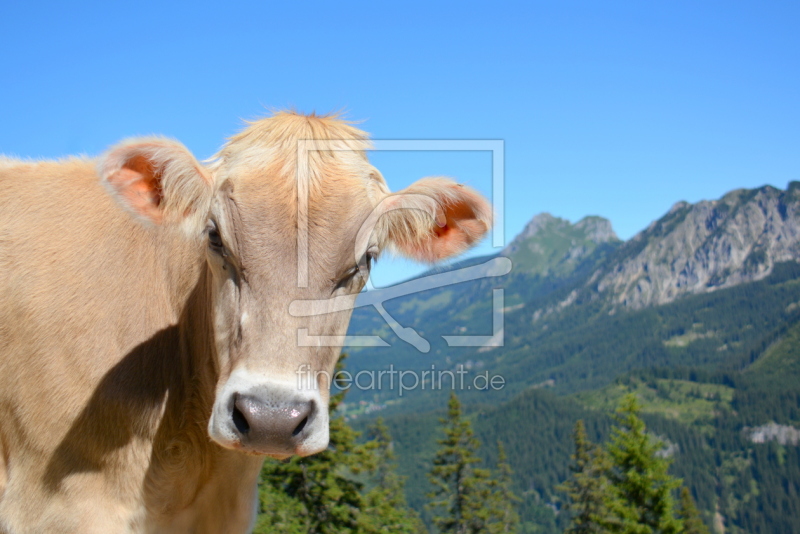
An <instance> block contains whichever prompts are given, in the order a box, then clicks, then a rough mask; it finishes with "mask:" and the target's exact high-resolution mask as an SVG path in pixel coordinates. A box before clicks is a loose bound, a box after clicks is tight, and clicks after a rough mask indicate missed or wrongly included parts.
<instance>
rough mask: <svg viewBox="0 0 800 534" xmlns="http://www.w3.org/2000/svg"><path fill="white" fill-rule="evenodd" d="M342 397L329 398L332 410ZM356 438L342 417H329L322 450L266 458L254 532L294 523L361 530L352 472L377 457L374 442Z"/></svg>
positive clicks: (338, 532)
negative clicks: (327, 435)
mask: <svg viewBox="0 0 800 534" xmlns="http://www.w3.org/2000/svg"><path fill="white" fill-rule="evenodd" d="M343 397H344V392H342V393H339V394H338V395H334V396H333V397H332V398H331V402H330V411H331V413H332V414H333V413H334V412H335V410H336V408H337V406H338V405H339V404H340V403H341V401H342V399H343ZM357 438H358V433H357V432H356V431H354V430H353V429H352V428H351V427H350V426H349V425H347V423H345V421H344V418H343V417H332V418H331V420H330V444H329V446H328V448H327V449H326V450H325V451H322V452H321V453H319V454H315V455H313V456H308V457H306V458H298V457H296V456H295V457H292V458H291V459H289V460H286V461H282V462H281V461H277V460H271V459H267V461H266V462H265V463H264V468H263V469H262V471H261V481H262V486H261V490H260V491H261V513H260V515H259V517H258V519H257V522H256V526H257V528H256V530H255V533H256V534H271V533H273V532H292V529H298V528H299V529H300V530H299V532H303V533H304V534H305V533H308V534H343V533H355V532H359V513H360V510H361V509H362V508H363V506H364V500H363V497H362V495H361V491H362V488H363V484H362V483H361V482H359V481H357V480H356V478H355V477H354V476H353V475H356V474H359V473H362V472H364V471H369V470H370V469H372V468H373V467H374V465H375V460H374V458H373V456H372V454H371V449H372V448H373V447H374V445H369V444H359V443H357ZM276 494H277V496H276ZM298 517H299V518H302V519H297V518H298ZM285 529H286V530H285Z"/></svg>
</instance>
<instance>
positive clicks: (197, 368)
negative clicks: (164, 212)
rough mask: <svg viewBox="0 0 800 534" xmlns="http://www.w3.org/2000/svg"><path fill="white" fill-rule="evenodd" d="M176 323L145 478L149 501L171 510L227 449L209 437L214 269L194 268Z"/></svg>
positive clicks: (193, 492) (154, 507) (190, 496)
mask: <svg viewBox="0 0 800 534" xmlns="http://www.w3.org/2000/svg"><path fill="white" fill-rule="evenodd" d="M194 278H195V279H196V282H195V283H194V286H193V288H192V289H191V291H190V292H189V294H188V296H187V297H184V305H183V309H182V312H181V314H180V319H179V321H178V324H177V325H176V326H177V335H178V347H179V354H178V355H176V356H177V358H176V360H177V361H178V362H180V365H179V366H175V368H174V373H171V374H172V379H171V380H170V382H171V385H170V388H169V394H168V396H167V401H166V406H165V407H164V414H163V417H162V419H161V422H160V425H159V428H158V430H157V432H156V436H155V440H154V443H153V453H152V461H151V465H150V468H149V470H148V473H147V480H146V485H145V487H146V489H147V491H146V494H147V497H146V501H147V507H148V508H149V509H150V510H151V511H153V512H155V513H156V514H158V515H170V514H173V513H175V512H176V511H178V510H181V509H184V508H186V507H187V506H189V505H190V504H191V503H192V502H193V501H194V500H195V498H196V496H197V493H198V492H199V491H200V490H201V489H202V487H203V486H204V484H205V483H206V482H207V481H208V480H209V479H210V477H211V474H212V471H213V469H214V466H215V464H216V463H217V460H218V459H217V457H218V456H219V454H220V453H221V452H222V451H223V450H222V449H221V447H219V446H218V445H216V444H214V443H213V442H211V441H210V440H209V438H208V430H207V426H208V420H209V418H210V415H211V408H212V405H213V401H214V394H215V388H216V382H217V376H218V373H217V370H216V368H215V364H214V361H215V360H214V350H215V348H214V342H213V326H212V325H213V322H212V317H211V310H212V306H211V301H210V298H211V273H210V272H209V268H208V266H207V264H206V263H205V262H203V263H202V265H201V266H199V269H198V271H197V274H194Z"/></svg>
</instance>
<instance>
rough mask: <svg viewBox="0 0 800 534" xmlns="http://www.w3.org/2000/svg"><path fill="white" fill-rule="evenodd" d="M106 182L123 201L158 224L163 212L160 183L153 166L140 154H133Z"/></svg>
mask: <svg viewBox="0 0 800 534" xmlns="http://www.w3.org/2000/svg"><path fill="white" fill-rule="evenodd" d="M108 183H109V184H110V185H111V186H112V187H113V188H114V190H116V191H117V193H118V194H119V195H120V196H122V198H123V199H124V200H125V203H126V204H127V205H128V206H129V207H130V208H131V209H132V210H133V211H134V212H135V213H137V214H138V215H141V216H142V217H145V218H146V219H149V220H150V221H152V222H154V223H156V224H160V223H161V222H162V219H163V213H162V211H161V209H160V208H159V207H160V205H161V198H162V192H161V184H160V183H159V181H158V178H157V177H156V176H155V173H154V172H153V166H152V165H151V164H150V162H148V161H147V160H146V159H145V158H144V157H142V156H135V157H133V158H131V159H130V160H128V161H127V162H126V163H125V165H124V166H123V167H122V168H121V169H120V170H118V171H117V172H115V173H113V174H112V175H111V176H109V177H108Z"/></svg>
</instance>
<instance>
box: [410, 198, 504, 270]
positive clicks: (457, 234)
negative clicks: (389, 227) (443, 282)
mask: <svg viewBox="0 0 800 534" xmlns="http://www.w3.org/2000/svg"><path fill="white" fill-rule="evenodd" d="M460 192H461V191H460ZM442 209H443V211H444V219H445V223H444V225H443V226H439V225H440V224H441V223H437V224H434V225H433V227H432V230H433V231H432V232H431V234H430V235H428V236H427V237H425V238H423V239H422V240H420V241H419V242H416V243H398V244H397V245H398V248H400V249H401V250H402V251H403V252H405V253H406V254H408V255H409V256H411V257H412V258H415V259H417V260H420V261H424V262H431V263H432V262H436V261H439V260H442V259H444V258H448V257H450V256H455V255H457V254H460V253H461V252H464V251H465V250H467V249H468V248H469V247H470V246H472V245H474V244H475V243H476V242H477V241H479V240H480V239H481V238H482V237H483V236H484V234H486V232H487V231H488V230H489V225H488V223H487V222H486V221H485V220H484V218H483V216H482V215H480V214H481V213H482V212H487V211H488V210H489V207H488V205H486V201H485V200H484V199H483V198H481V197H480V196H479V195H477V194H475V193H473V192H471V191H467V190H464V191H463V192H462V196H461V198H459V199H457V200H456V201H453V200H452V199H450V202H449V203H447V204H444V205H443V206H442Z"/></svg>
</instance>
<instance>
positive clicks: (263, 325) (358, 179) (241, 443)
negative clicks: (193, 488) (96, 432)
mask: <svg viewBox="0 0 800 534" xmlns="http://www.w3.org/2000/svg"><path fill="white" fill-rule="evenodd" d="M368 148H369V143H368V141H367V138H366V135H365V134H364V133H363V132H361V131H359V130H358V129H356V128H354V127H353V126H351V125H350V124H348V123H346V122H344V121H342V120H339V119H337V118H336V117H319V116H314V115H311V116H304V115H299V114H295V113H278V114H276V115H274V116H272V117H269V118H266V119H262V120H259V121H256V122H254V123H251V124H250V125H249V126H248V127H247V128H246V129H245V130H244V131H243V132H242V133H240V134H238V135H236V136H235V137H233V138H232V139H230V140H229V142H228V143H227V144H226V145H225V146H224V147H223V149H222V150H221V151H220V153H219V154H217V156H216V157H215V158H214V160H213V162H212V163H210V164H209V165H208V166H207V167H204V166H203V165H200V164H199V163H198V162H197V161H196V160H195V158H194V157H193V156H192V155H191V154H190V153H189V152H188V151H187V150H186V149H185V148H184V147H183V146H182V145H180V144H178V143H175V142H172V141H167V140H163V139H146V140H134V141H131V142H128V143H124V144H122V145H120V146H118V147H115V148H113V149H112V150H111V151H110V152H109V153H108V154H107V155H106V156H105V157H104V159H103V161H102V162H101V166H100V173H101V178H102V180H103V181H104V182H105V183H106V184H107V185H108V186H109V187H110V189H111V191H112V193H113V194H114V195H115V196H116V197H117V198H118V199H119V200H120V202H121V203H122V204H123V205H124V206H125V207H126V208H127V209H128V210H129V211H131V212H132V213H133V214H134V215H135V216H136V217H138V218H140V219H142V220H143V221H146V223H147V224H160V225H172V226H174V227H176V228H180V229H181V231H182V232H183V234H184V236H185V238H186V239H189V240H192V241H193V242H196V243H197V250H198V253H202V254H203V255H204V256H205V261H206V264H207V273H208V275H209V278H210V283H209V285H210V292H209V293H210V297H209V298H210V300H211V302H210V306H209V309H210V310H211V312H210V313H211V315H212V318H211V324H213V340H214V342H213V345H214V348H215V364H216V370H217V376H218V382H217V385H216V391H215V392H214V393H215V399H214V405H213V409H212V413H211V417H210V420H209V422H208V432H209V435H210V436H211V438H212V439H213V440H214V441H216V442H217V443H219V444H220V445H222V446H223V447H228V448H233V449H239V450H243V451H245V452H250V453H254V454H267V455H271V456H275V457H286V456H290V455H292V454H298V455H302V456H305V455H309V454H313V453H316V452H319V451H321V450H323V449H325V447H327V444H328V398H329V389H330V377H331V375H332V373H333V371H334V366H335V363H336V360H337V358H338V355H339V352H340V350H341V342H342V340H343V339H344V335H345V332H346V330H347V325H348V323H349V320H350V314H351V307H350V306H347V305H345V306H342V305H341V304H342V302H343V301H344V302H345V304H347V302H350V303H352V302H353V301H355V299H356V296H357V295H358V293H359V292H360V291H361V289H362V288H363V287H364V284H365V282H366V280H367V277H368V276H369V271H370V268H371V265H372V264H373V262H374V261H375V260H376V259H377V258H378V256H379V255H381V254H383V253H384V252H385V251H387V250H394V251H395V252H398V253H400V254H403V255H405V256H407V257H410V258H414V259H417V260H420V261H423V262H434V261H437V260H439V259H442V258H445V257H448V256H451V255H453V254H457V253H459V252H461V251H463V250H465V249H466V248H467V247H469V246H471V245H472V244H473V243H475V242H476V241H478V240H479V239H480V238H481V237H482V236H483V235H484V234H485V233H486V232H487V230H488V228H489V221H490V209H489V206H488V204H487V203H486V201H485V200H484V199H483V198H482V197H481V196H480V195H478V194H477V193H475V192H474V191H473V190H471V189H469V188H467V187H463V186H461V185H459V184H457V183H455V182H453V181H451V180H448V179H443V178H427V179H422V180H419V181H418V182H416V183H415V184H413V185H411V186H410V187H408V188H407V189H405V190H403V191H400V192H398V193H391V192H390V191H389V189H388V188H387V186H386V182H385V181H384V179H383V177H382V176H381V174H380V172H378V170H377V169H376V168H375V167H373V166H372V165H371V164H370V163H369V161H368V160H367V157H366V152H365V151H366V150H367V149H368ZM297 300H305V301H315V302H317V303H318V305H317V306H318V309H319V313H318V314H313V315H311V316H304V317H294V316H293V315H292V314H291V313H290V312H289V307H290V304H291V303H292V302H293V301H297ZM334 302H335V303H337V305H335V306H334V305H333V304H332V303H334ZM326 303H331V304H330V305H329V304H326ZM309 339H313V340H319V339H327V340H333V342H332V343H319V342H311V343H310V342H308V340H309ZM337 341H338V343H337ZM321 345H324V346H321ZM309 376H312V377H314V379H313V380H308V377H309Z"/></svg>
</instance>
